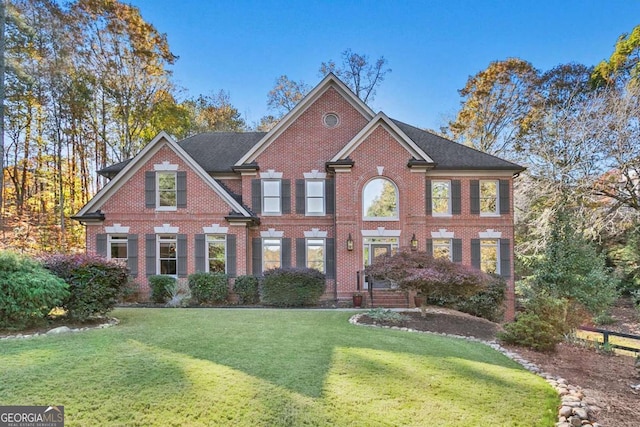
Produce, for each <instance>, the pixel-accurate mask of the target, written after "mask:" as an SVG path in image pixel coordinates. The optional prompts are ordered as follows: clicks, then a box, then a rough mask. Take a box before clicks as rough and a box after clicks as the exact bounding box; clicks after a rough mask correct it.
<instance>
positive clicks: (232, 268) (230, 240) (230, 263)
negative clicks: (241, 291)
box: [227, 234, 238, 277]
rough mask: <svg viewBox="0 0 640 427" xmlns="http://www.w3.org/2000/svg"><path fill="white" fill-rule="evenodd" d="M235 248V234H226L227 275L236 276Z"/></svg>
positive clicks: (236, 257)
mask: <svg viewBox="0 0 640 427" xmlns="http://www.w3.org/2000/svg"><path fill="white" fill-rule="evenodd" d="M237 259H238V256H237V249H236V235H235V234H227V275H229V277H236V276H237V274H238V273H237V264H238V263H237Z"/></svg>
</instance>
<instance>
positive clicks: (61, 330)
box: [47, 326, 71, 335]
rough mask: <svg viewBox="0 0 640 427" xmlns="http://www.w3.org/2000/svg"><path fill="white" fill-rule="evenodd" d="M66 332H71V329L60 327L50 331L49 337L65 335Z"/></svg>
mask: <svg viewBox="0 0 640 427" xmlns="http://www.w3.org/2000/svg"><path fill="white" fill-rule="evenodd" d="M65 332H71V329H70V328H69V327H68V326H60V327H57V328H54V329H51V330H50V331H48V332H47V335H55V334H63V333H65Z"/></svg>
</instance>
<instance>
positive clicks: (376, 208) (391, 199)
mask: <svg viewBox="0 0 640 427" xmlns="http://www.w3.org/2000/svg"><path fill="white" fill-rule="evenodd" d="M362 208H363V217H364V219H365V220H378V221H379V220H383V221H385V220H397V219H398V189H397V188H396V185H395V184H394V183H393V182H391V181H390V180H388V179H386V178H374V179H372V180H371V181H369V182H368V183H367V184H366V185H365V186H364V189H363V191H362Z"/></svg>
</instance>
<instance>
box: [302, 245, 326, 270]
mask: <svg viewBox="0 0 640 427" xmlns="http://www.w3.org/2000/svg"><path fill="white" fill-rule="evenodd" d="M306 261H307V268H315V269H316V270H318V271H320V272H321V273H325V265H326V263H325V239H310V238H309V239H306Z"/></svg>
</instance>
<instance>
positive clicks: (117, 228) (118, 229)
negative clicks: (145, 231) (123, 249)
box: [104, 224, 130, 234]
mask: <svg viewBox="0 0 640 427" xmlns="http://www.w3.org/2000/svg"><path fill="white" fill-rule="evenodd" d="M129 228H130V227H123V226H122V225H120V224H113V226H111V227H105V228H104V232H105V233H107V234H129Z"/></svg>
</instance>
